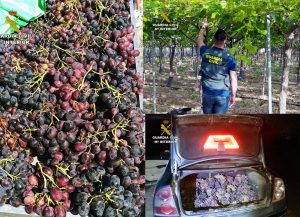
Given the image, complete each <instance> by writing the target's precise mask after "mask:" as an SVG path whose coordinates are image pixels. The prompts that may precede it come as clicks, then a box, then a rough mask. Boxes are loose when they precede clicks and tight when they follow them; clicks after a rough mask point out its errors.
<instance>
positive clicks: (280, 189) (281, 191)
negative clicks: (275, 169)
mask: <svg viewBox="0 0 300 217" xmlns="http://www.w3.org/2000/svg"><path fill="white" fill-rule="evenodd" d="M284 198H285V187H284V182H283V180H282V179H280V178H277V177H275V178H274V190H273V200H272V202H273V203H274V202H277V201H279V200H282V199H284Z"/></svg>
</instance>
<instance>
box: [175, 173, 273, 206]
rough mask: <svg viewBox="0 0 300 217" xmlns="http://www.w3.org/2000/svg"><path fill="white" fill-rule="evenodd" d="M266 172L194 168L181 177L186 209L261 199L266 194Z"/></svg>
mask: <svg viewBox="0 0 300 217" xmlns="http://www.w3.org/2000/svg"><path fill="white" fill-rule="evenodd" d="M268 186H269V185H268V184H267V179H266V176H265V175H264V174H263V173H262V172H259V171H256V170H255V169H252V168H249V169H237V170H228V171H213V172H203V171H200V172H195V173H192V174H190V175H187V176H185V177H184V178H183V179H182V180H181V181H180V195H181V201H182V207H183V209H184V210H185V211H200V210H208V209H213V208H226V207H234V206H237V205H247V204H250V203H257V204H259V203H263V202H264V201H265V199H266V196H267V191H268Z"/></svg>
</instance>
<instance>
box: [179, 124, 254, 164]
mask: <svg viewBox="0 0 300 217" xmlns="http://www.w3.org/2000/svg"><path fill="white" fill-rule="evenodd" d="M176 135H177V138H178V145H179V152H180V155H181V156H182V157H183V158H185V159H189V160H194V159H198V158H201V157H206V156H218V155H231V156H232V155H234V156H246V157H254V156H256V155H257V154H258V153H259V148H260V145H259V144H260V137H259V127H256V126H253V125H245V124H237V123H234V124H228V123H227V124H221V123H214V125H208V126H203V125H199V124H198V125H197V124H189V125H180V126H178V127H177V129H176ZM209 137H210V138H209ZM220 138H221V139H220ZM222 138H223V140H222ZM212 141H213V142H212ZM220 147H221V148H220Z"/></svg>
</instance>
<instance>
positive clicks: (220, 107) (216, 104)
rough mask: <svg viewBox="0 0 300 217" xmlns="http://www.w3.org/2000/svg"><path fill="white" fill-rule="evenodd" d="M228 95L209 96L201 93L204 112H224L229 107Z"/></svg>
mask: <svg viewBox="0 0 300 217" xmlns="http://www.w3.org/2000/svg"><path fill="white" fill-rule="evenodd" d="M229 101H230V96H211V95H206V94H203V96H202V105H203V113H204V114H226V113H227V112H228V109H229Z"/></svg>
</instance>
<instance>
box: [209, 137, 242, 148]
mask: <svg viewBox="0 0 300 217" xmlns="http://www.w3.org/2000/svg"><path fill="white" fill-rule="evenodd" d="M204 149H205V150H209V149H217V151H226V149H239V144H238V143H237V141H236V140H235V138H234V137H233V136H232V135H210V136H209V137H208V138H207V140H206V142H205V144H204Z"/></svg>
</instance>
